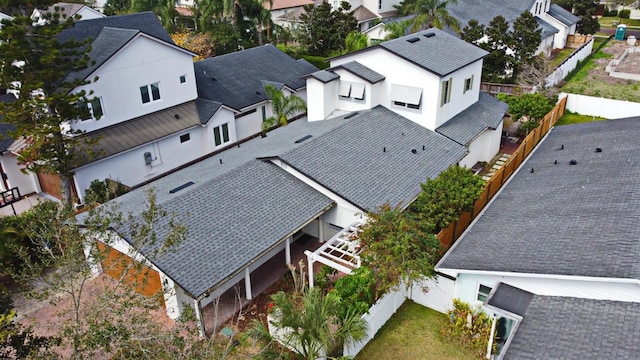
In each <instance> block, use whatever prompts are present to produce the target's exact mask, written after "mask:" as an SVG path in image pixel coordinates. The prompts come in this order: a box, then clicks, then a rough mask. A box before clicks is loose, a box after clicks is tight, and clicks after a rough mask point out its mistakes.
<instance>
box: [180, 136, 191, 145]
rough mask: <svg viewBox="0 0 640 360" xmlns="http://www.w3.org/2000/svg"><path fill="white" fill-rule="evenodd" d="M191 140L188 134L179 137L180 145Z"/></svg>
mask: <svg viewBox="0 0 640 360" xmlns="http://www.w3.org/2000/svg"><path fill="white" fill-rule="evenodd" d="M189 140H191V135H189V133H186V134H184V135H180V143H181V144H182V143H183V142H187V141H189Z"/></svg>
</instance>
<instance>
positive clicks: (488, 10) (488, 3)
mask: <svg viewBox="0 0 640 360" xmlns="http://www.w3.org/2000/svg"><path fill="white" fill-rule="evenodd" d="M534 3H535V0H459V1H458V2H457V3H455V4H454V3H447V11H449V14H451V15H452V16H453V17H455V18H456V19H458V20H459V21H460V26H461V27H464V26H465V25H467V24H468V23H469V20H471V19H475V20H478V22H479V23H480V24H484V25H489V22H491V20H493V18H494V17H496V16H497V15H502V17H504V18H505V20H506V21H507V23H509V24H512V23H513V21H514V20H515V19H516V18H517V17H518V16H520V15H521V14H522V13H523V12H525V11H527V10H530V9H531V7H532V6H533V4H534Z"/></svg>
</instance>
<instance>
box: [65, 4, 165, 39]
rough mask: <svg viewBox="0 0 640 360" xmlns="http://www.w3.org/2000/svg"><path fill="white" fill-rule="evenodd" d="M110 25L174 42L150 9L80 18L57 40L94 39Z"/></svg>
mask: <svg viewBox="0 0 640 360" xmlns="http://www.w3.org/2000/svg"><path fill="white" fill-rule="evenodd" d="M105 27H112V28H119V29H130V30H139V31H142V32H143V33H145V34H148V35H151V36H153V37H155V38H158V39H160V40H163V41H166V42H168V43H170V44H172V45H173V44H174V42H173V40H171V36H169V34H168V33H167V31H166V30H165V29H164V28H163V27H162V24H161V23H160V20H158V17H157V16H156V15H154V14H153V13H152V12H150V11H146V12H141V13H136V14H128V15H116V16H107V17H104V18H98V19H89V20H80V21H77V22H76V23H75V24H74V25H73V26H72V27H70V28H67V29H65V30H64V31H62V32H61V33H60V35H58V41H60V42H65V41H67V40H69V39H73V40H77V41H82V40H85V39H89V38H91V39H96V38H97V37H98V35H99V34H100V32H101V31H102V29H103V28H105Z"/></svg>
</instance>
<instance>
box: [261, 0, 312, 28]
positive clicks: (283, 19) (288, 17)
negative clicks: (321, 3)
mask: <svg viewBox="0 0 640 360" xmlns="http://www.w3.org/2000/svg"><path fill="white" fill-rule="evenodd" d="M263 4H264V5H263V6H264V8H265V9H267V10H269V11H270V12H271V21H273V23H274V24H276V25H280V26H282V27H286V28H289V29H291V28H294V29H295V28H296V27H297V26H298V19H299V17H300V15H301V14H302V13H304V6H305V5H313V4H314V1H313V0H272V1H264V2H263Z"/></svg>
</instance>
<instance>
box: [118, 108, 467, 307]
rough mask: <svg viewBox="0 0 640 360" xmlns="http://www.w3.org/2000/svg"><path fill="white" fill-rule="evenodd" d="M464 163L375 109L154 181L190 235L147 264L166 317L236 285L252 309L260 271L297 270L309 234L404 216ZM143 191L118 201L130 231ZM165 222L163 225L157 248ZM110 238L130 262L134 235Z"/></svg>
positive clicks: (284, 130) (444, 144)
mask: <svg viewBox="0 0 640 360" xmlns="http://www.w3.org/2000/svg"><path fill="white" fill-rule="evenodd" d="M465 154H466V149H465V147H464V146H462V145H459V144H457V143H455V142H454V141H452V140H450V139H447V138H446V137H444V136H442V135H440V134H438V133H435V132H433V131H430V130H428V129H426V128H424V127H422V126H419V125H417V124H416V123H414V122H412V121H410V120H408V119H406V118H404V117H402V116H400V115H398V114H396V113H394V112H393V111H390V110H388V109H386V108H384V107H382V106H377V107H375V108H373V109H371V110H363V111H359V112H357V113H350V114H348V115H346V116H343V117H338V118H334V119H330V120H325V121H314V122H308V121H306V120H304V119H302V120H298V121H295V122H292V123H291V124H289V125H287V126H284V127H280V128H278V129H275V130H273V131H271V132H269V133H268V135H267V136H266V137H256V138H253V139H251V140H249V141H247V142H244V143H242V144H241V146H238V147H231V148H229V149H227V150H225V151H223V152H221V153H218V154H216V155H214V156H212V157H210V158H207V159H205V160H202V161H201V162H198V163H196V164H193V165H191V166H189V167H186V168H184V169H181V170H179V171H177V172H174V173H172V174H169V175H167V176H165V177H163V178H161V179H158V180H156V181H154V182H153V183H151V184H149V185H148V187H150V188H153V189H155V192H156V195H157V202H158V204H159V205H161V206H162V207H163V208H164V209H165V210H166V211H168V212H169V213H175V214H177V216H178V221H182V222H183V223H184V225H185V226H186V227H187V229H188V233H187V238H186V240H185V241H184V242H183V243H181V244H180V245H179V246H178V247H177V248H176V249H172V250H171V251H170V252H168V253H167V254H165V255H163V256H161V257H159V258H157V259H149V260H150V261H151V264H152V268H153V269H154V270H155V271H157V273H158V274H159V276H158V279H159V280H158V281H160V282H161V283H162V284H164V285H165V289H167V290H169V291H168V292H166V293H165V302H164V303H165V306H166V310H167V313H168V315H169V316H170V317H172V318H176V317H177V316H179V315H180V314H181V312H182V310H183V309H184V307H185V306H192V307H193V308H194V309H195V310H196V314H197V316H198V319H201V311H202V308H203V307H205V306H209V305H210V304H212V303H213V302H214V300H215V299H216V298H217V297H219V296H220V295H221V294H223V293H224V292H226V291H227V290H229V289H231V288H232V287H233V286H235V285H236V284H238V283H240V284H243V285H244V293H243V295H244V296H243V297H244V298H247V299H251V298H252V297H253V296H254V295H255V294H257V293H258V292H259V291H261V290H259V291H255V290H253V289H254V286H255V285H253V283H252V282H253V279H255V278H256V277H259V276H260V275H261V274H262V273H264V272H265V271H267V269H269V268H266V269H265V268H263V267H261V266H262V265H263V264H264V263H265V262H267V261H269V260H271V259H279V260H277V261H280V262H282V264H283V265H284V263H285V262H286V263H289V262H291V247H292V246H293V245H294V244H295V245H296V246H303V247H304V246H308V244H297V243H296V241H297V240H298V239H299V238H301V237H303V235H305V234H308V235H311V236H314V237H317V238H319V239H320V241H323V240H327V239H329V238H330V237H331V236H332V235H334V234H335V233H336V232H337V231H338V230H340V229H342V228H344V227H346V226H348V225H349V224H351V223H353V222H354V221H362V219H363V217H364V216H365V215H363V214H365V213H366V212H368V211H373V210H375V209H376V208H377V207H378V206H381V205H383V204H384V203H386V202H389V203H391V204H393V205H395V204H401V205H402V206H407V205H409V204H410V203H411V202H412V201H413V199H415V197H416V196H417V195H418V194H419V192H420V190H421V187H420V184H421V183H422V182H424V181H425V179H427V178H433V177H435V176H437V175H438V174H439V173H440V172H441V171H442V170H444V169H446V168H447V167H449V166H451V165H453V164H456V163H457V162H459V161H460V159H462V158H463V157H464V156H465ZM372 164H375V166H371V165H372ZM146 189H147V187H145V188H140V189H136V190H133V191H131V192H129V193H127V194H125V195H123V196H121V197H119V198H117V199H116V200H114V201H115V202H117V203H118V204H119V208H120V210H122V211H124V212H131V213H132V214H133V216H134V218H133V221H137V219H138V218H139V217H140V216H141V212H142V211H144V210H145V205H144V204H145V201H144V199H145V196H146ZM169 221H170V219H169V218H166V219H162V220H161V223H158V225H159V226H158V227H157V229H158V236H159V238H163V236H164V235H165V234H166V231H167V229H168V226H165V225H167V224H168V222H169ZM115 230H116V231H117V232H118V237H117V238H118V239H117V241H116V243H115V244H113V247H114V248H115V249H116V250H117V251H119V252H120V253H122V254H130V253H131V252H132V251H131V250H132V249H131V243H130V241H131V240H132V239H130V238H129V232H128V229H127V228H119V229H115ZM143 255H144V250H143ZM262 285H264V284H262ZM267 286H268V284H267Z"/></svg>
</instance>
